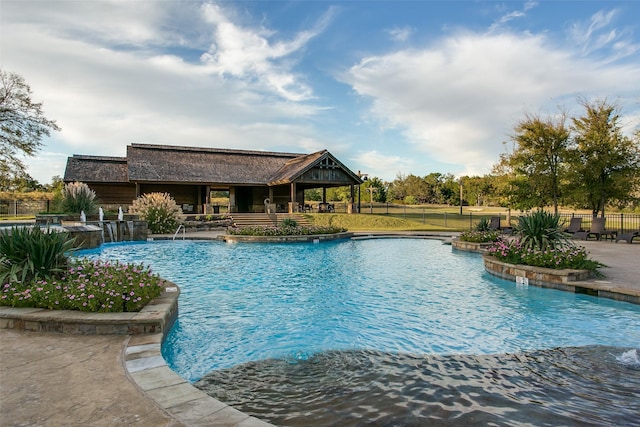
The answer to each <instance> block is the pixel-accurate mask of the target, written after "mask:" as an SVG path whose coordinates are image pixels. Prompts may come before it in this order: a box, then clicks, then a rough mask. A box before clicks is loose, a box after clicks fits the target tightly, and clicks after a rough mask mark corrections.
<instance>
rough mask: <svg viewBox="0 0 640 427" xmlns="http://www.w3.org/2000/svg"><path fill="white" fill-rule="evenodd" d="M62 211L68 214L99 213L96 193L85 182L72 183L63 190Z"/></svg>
mask: <svg viewBox="0 0 640 427" xmlns="http://www.w3.org/2000/svg"><path fill="white" fill-rule="evenodd" d="M62 210H63V211H64V212H67V213H80V212H82V211H84V213H85V214H87V215H91V214H95V213H96V212H97V211H98V202H97V201H96V193H95V191H93V190H92V189H90V188H89V186H88V185H87V184H85V183H84V182H70V183H68V184H66V185H65V186H64V189H63V190H62Z"/></svg>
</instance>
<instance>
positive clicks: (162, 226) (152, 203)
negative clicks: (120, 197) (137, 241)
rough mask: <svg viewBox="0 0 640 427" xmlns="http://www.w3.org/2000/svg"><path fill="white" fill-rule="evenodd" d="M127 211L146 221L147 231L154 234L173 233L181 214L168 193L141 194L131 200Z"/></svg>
mask: <svg viewBox="0 0 640 427" xmlns="http://www.w3.org/2000/svg"><path fill="white" fill-rule="evenodd" d="M129 212H131V213H134V214H138V215H140V218H142V219H143V220H145V221H147V224H148V227H149V231H151V232H152V233H154V234H162V233H173V232H174V231H175V230H176V228H177V227H178V217H179V216H180V215H182V209H180V207H179V206H178V205H177V204H176V201H175V200H174V199H173V198H172V197H171V196H170V195H169V193H147V194H143V195H142V196H140V197H138V198H137V199H135V200H134V201H133V206H131V208H130V209H129Z"/></svg>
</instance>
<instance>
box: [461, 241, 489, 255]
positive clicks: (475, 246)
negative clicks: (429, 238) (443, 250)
mask: <svg viewBox="0 0 640 427" xmlns="http://www.w3.org/2000/svg"><path fill="white" fill-rule="evenodd" d="M492 244H493V242H481V243H478V242H465V241H463V240H460V239H459V238H455V239H451V246H452V247H453V248H454V249H457V250H459V251H465V252H476V253H480V254H483V253H485V252H486V251H487V249H488V248H489V246H491V245H492Z"/></svg>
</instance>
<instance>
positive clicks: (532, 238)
mask: <svg viewBox="0 0 640 427" xmlns="http://www.w3.org/2000/svg"><path fill="white" fill-rule="evenodd" d="M514 234H515V235H516V236H517V237H518V238H519V240H520V245H521V247H522V248H523V249H525V250H536V249H537V250H541V251H544V250H547V249H556V248H560V247H564V246H567V245H570V244H571V243H570V241H569V240H568V235H567V234H566V233H564V232H563V231H562V224H561V222H560V215H557V214H552V213H549V212H545V211H543V210H538V211H535V212H533V213H530V214H529V215H524V216H521V217H520V218H519V219H518V225H517V226H516V227H515V228H514Z"/></svg>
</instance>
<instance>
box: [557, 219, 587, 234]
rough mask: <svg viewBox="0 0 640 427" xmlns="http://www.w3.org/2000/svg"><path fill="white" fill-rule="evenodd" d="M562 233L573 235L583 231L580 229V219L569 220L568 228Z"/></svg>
mask: <svg viewBox="0 0 640 427" xmlns="http://www.w3.org/2000/svg"><path fill="white" fill-rule="evenodd" d="M562 231H564V232H565V233H570V234H574V233H577V232H579V231H584V230H583V229H582V218H571V221H570V222H569V226H568V227H567V228H565V229H564V230H562Z"/></svg>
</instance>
